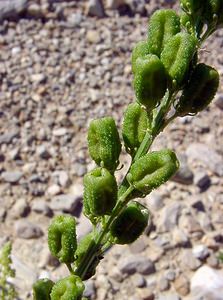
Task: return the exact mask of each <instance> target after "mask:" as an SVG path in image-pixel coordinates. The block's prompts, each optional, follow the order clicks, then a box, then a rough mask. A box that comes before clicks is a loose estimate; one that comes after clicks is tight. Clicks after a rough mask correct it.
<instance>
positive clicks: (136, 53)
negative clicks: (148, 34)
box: [132, 41, 149, 73]
mask: <svg viewBox="0 0 223 300" xmlns="http://www.w3.org/2000/svg"><path fill="white" fill-rule="evenodd" d="M147 54H149V47H148V42H147V41H141V42H138V43H137V44H136V45H135V47H134V48H133V51H132V72H133V73H135V71H136V69H137V65H136V60H137V58H139V57H141V58H144V57H145V56H146V55H147Z"/></svg>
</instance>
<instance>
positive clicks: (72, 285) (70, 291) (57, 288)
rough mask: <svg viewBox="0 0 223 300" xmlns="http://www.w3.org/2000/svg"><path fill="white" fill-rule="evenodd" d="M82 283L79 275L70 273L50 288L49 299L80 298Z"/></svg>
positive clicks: (73, 299)
mask: <svg viewBox="0 0 223 300" xmlns="http://www.w3.org/2000/svg"><path fill="white" fill-rule="evenodd" d="M83 291H84V284H83V282H82V280H81V279H80V277H78V276H75V275H70V276H68V277H65V278H63V279H61V280H59V281H58V282H56V283H55V285H54V286H53V288H52V291H51V294H50V296H51V300H62V299H63V300H81V298H82V294H83Z"/></svg>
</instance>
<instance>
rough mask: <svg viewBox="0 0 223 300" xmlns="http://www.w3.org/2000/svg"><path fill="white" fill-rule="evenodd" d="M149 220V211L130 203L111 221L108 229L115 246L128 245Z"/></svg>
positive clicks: (139, 205) (137, 204)
mask: <svg viewBox="0 0 223 300" xmlns="http://www.w3.org/2000/svg"><path fill="white" fill-rule="evenodd" d="M148 220H149V211H148V209H147V208H146V207H145V206H143V205H142V204H140V203H138V202H136V201H132V202H130V203H129V204H128V205H127V207H126V208H124V210H123V211H122V212H121V213H120V215H119V216H118V217H117V218H116V219H115V220H114V221H113V223H112V225H111V229H110V233H111V236H112V237H113V238H114V242H115V243H116V244H130V243H132V242H134V241H135V240H136V239H137V238H138V237H139V236H140V235H141V234H142V233H143V231H144V230H145V228H146V226H147V224H148Z"/></svg>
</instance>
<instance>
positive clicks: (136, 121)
mask: <svg viewBox="0 0 223 300" xmlns="http://www.w3.org/2000/svg"><path fill="white" fill-rule="evenodd" d="M149 126H150V120H149V118H148V115H147V112H146V110H145V109H143V108H142V107H141V106H140V105H139V104H138V103H137V102H135V103H131V104H129V105H128V107H127V109H126V111H125V115H124V121H123V126H122V136H123V140H124V144H125V148H126V151H127V152H128V153H130V154H131V155H132V156H134V155H135V153H136V151H137V149H138V148H139V146H140V144H141V143H142V141H143V138H144V136H145V134H146V131H147V130H148V129H149Z"/></svg>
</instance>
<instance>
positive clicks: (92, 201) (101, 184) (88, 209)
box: [84, 168, 118, 217]
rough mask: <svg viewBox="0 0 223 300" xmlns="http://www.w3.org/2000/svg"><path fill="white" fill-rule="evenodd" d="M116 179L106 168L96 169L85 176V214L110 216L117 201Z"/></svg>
mask: <svg viewBox="0 0 223 300" xmlns="http://www.w3.org/2000/svg"><path fill="white" fill-rule="evenodd" d="M117 189H118V188H117V183H116V180H115V177H114V176H113V175H112V174H111V173H110V172H109V171H108V170H106V169H105V168H96V169H94V170H93V171H91V172H89V173H87V174H86V175H85V176H84V209H85V214H86V215H88V214H90V215H92V216H97V217H99V216H104V215H110V214H111V212H112V209H113V208H114V206H115V204H116V201H117Z"/></svg>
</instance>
